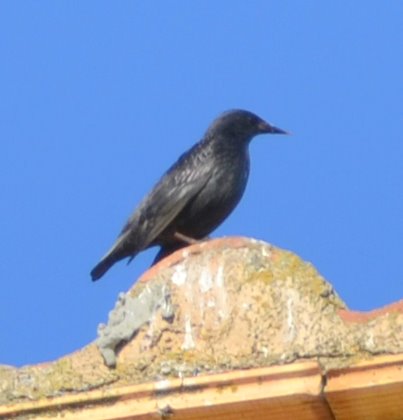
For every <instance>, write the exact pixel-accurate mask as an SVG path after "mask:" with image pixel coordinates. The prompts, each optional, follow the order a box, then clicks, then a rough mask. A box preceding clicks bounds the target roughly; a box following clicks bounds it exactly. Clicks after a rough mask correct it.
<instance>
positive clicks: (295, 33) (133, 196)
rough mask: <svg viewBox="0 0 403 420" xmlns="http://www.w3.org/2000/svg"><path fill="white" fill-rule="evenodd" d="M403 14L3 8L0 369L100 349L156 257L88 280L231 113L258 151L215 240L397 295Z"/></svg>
mask: <svg viewBox="0 0 403 420" xmlns="http://www.w3.org/2000/svg"><path fill="white" fill-rule="evenodd" d="M402 17H403V2H402V1H400V0H394V1H393V0H391V1H388V2H380V1H374V0H367V1H353V2H352V1H339V2H323V1H319V0H316V1H303V2H302V1H300V2H298V1H289V0H288V1H287V0H286V1H267V0H261V1H248V2H245V1H235V0H234V1H203V2H193V1H185V0H182V1H173V2H164V1H159V2H155V1H154V2H152V1H148V2H146V1H144V2H138V1H136V2H135V1H116V2H112V1H109V2H106V1H83V2H68V1H57V2H55V1H44V0H42V1H40V2H38V1H24V2H16V1H6V0H5V1H2V2H1V3H0V57H1V65H0V107H1V109H0V139H1V153H0V182H1V206H0V216H1V234H2V235H1V241H0V251H1V264H0V279H1V294H0V322H1V329H0V343H1V344H0V363H3V364H14V365H23V364H27V363H36V362H40V361H47V360H52V359H55V358H57V357H59V356H62V355H63V354H66V353H69V352H71V351H73V350H76V349H78V348H80V347H82V346H84V345H86V344H87V343H89V342H90V341H92V340H93V339H94V338H95V336H96V328H97V325H98V323H100V322H105V321H106V320H107V315H108V311H109V310H110V309H112V307H113V306H114V303H115V300H116V297H117V295H118V293H119V292H120V291H125V290H127V289H128V288H129V287H130V285H131V284H132V283H133V282H134V281H135V279H136V278H138V276H139V275H140V274H141V273H142V272H143V271H144V270H146V269H147V267H148V266H149V264H150V263H151V261H152V259H153V256H154V255H155V253H156V249H153V250H149V251H147V252H145V253H143V254H141V255H140V256H138V257H137V258H136V259H135V260H134V261H133V262H132V263H131V264H130V265H129V266H127V265H126V264H125V263H124V262H122V263H120V264H118V265H116V266H115V267H114V268H113V269H112V270H111V271H110V272H108V274H107V275H106V276H105V277H104V278H102V280H101V281H99V282H97V283H95V284H94V283H92V282H91V281H90V276H89V271H90V269H91V268H92V266H93V265H94V264H95V263H96V262H97V261H98V259H99V258H100V257H101V256H102V255H103V254H104V252H105V251H106V250H107V249H108V248H109V247H110V246H111V245H112V243H113V241H114V240H115V238H116V236H117V234H118V233H119V231H120V229H121V227H122V225H123V224H124V222H125V221H126V219H127V217H128V216H129V215H130V213H131V211H132V210H133V209H134V207H135V206H136V204H137V203H138V202H139V200H140V199H141V198H142V197H143V196H144V195H145V194H146V193H147V192H148V191H149V189H150V188H151V187H152V186H153V184H154V183H155V182H156V181H157V180H158V178H159V177H160V176H161V175H162V173H163V172H164V171H165V170H166V169H167V168H168V167H169V166H170V165H171V164H172V163H173V162H174V161H175V160H176V158H177V157H178V156H179V155H180V154H181V153H182V152H183V151H185V150H186V149H187V148H189V147H190V146H191V145H192V144H193V143H194V142H196V141H197V140H198V139H199V138H200V137H201V136H202V135H203V133H204V131H205V129H206V128H207V125H208V124H209V123H210V121H211V120H212V119H213V118H214V117H216V116H217V114H219V113H220V112H222V111H224V110H227V109H230V108H245V109H248V110H251V111H253V112H255V113H257V114H258V115H260V116H261V117H263V118H265V119H267V120H268V121H270V122H272V123H273V124H275V125H277V126H279V127H281V128H284V129H286V130H289V131H291V132H292V133H293V135H292V136H288V137H283V136H260V137H258V138H256V139H255V141H254V142H253V143H252V144H251V159H252V168H251V176H250V179H249V185H248V188H247V192H246V194H245V196H244V198H243V200H242V202H241V204H240V205H239V206H238V208H237V209H236V210H235V212H234V213H233V214H232V215H231V216H230V218H229V219H228V220H227V221H226V222H225V223H224V224H223V225H222V226H221V227H220V228H219V229H217V230H216V232H215V233H214V234H213V236H222V235H245V236H251V237H255V238H259V239H262V240H265V241H267V242H270V243H272V244H275V245H277V246H279V247H282V248H286V249H289V250H292V251H294V252H295V253H297V254H298V255H300V256H301V257H303V258H304V259H305V260H308V261H310V262H312V263H313V264H314V265H315V266H316V267H317V268H318V270H319V271H320V272H321V273H322V275H323V276H324V277H325V278H327V279H328V280H329V281H330V282H332V284H333V285H334V287H335V288H336V290H337V291H338V293H339V294H340V295H341V297H342V298H343V299H344V300H345V301H346V302H347V304H348V305H349V306H350V307H351V308H352V309H357V310H368V309H371V308H376V307H379V306H381V305H385V304H387V303H390V302H393V301H396V300H399V299H401V298H403V277H402V249H403V248H402V239H403V193H402V182H403V163H402V162H403V141H402V132H403V113H402V99H403V25H402Z"/></svg>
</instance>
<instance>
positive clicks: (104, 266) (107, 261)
mask: <svg viewBox="0 0 403 420" xmlns="http://www.w3.org/2000/svg"><path fill="white" fill-rule="evenodd" d="M116 261H117V259H116V257H115V256H113V255H107V256H106V257H105V258H103V259H102V260H101V261H100V262H99V263H98V264H97V265H96V266H95V267H94V268H93V269H92V270H91V278H92V281H96V280H99V279H100V278H101V277H102V276H103V275H104V274H105V273H106V272H107V271H108V270H109V269H110V268H111V267H112V265H113V264H115V262H116Z"/></svg>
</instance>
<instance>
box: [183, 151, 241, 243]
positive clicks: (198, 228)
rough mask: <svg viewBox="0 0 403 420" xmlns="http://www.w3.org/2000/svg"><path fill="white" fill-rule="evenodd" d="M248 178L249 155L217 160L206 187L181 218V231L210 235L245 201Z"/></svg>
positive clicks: (200, 235)
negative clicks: (243, 199) (239, 203)
mask: <svg viewBox="0 0 403 420" xmlns="http://www.w3.org/2000/svg"><path fill="white" fill-rule="evenodd" d="M248 176H249V156H248V154H247V153H245V154H243V155H242V156H239V155H238V156H231V155H230V154H229V155H221V156H218V157H216V159H215V162H214V165H213V166H212V170H211V174H210V176H209V179H208V181H207V183H206V185H205V186H204V188H203V189H202V190H201V191H200V192H199V194H198V195H197V196H196V197H195V198H194V199H193V200H192V201H191V202H190V203H189V205H188V206H187V207H186V208H185V209H184V210H183V212H182V214H181V215H180V217H178V220H179V221H180V225H178V230H180V231H182V232H183V233H185V234H186V233H188V234H189V235H190V236H192V237H195V238H202V237H205V236H207V235H209V234H210V232H212V231H213V230H214V229H215V228H216V227H217V226H218V225H220V224H221V223H222V222H223V221H224V220H225V219H226V218H227V216H228V215H229V214H230V213H231V212H232V210H233V209H234V208H235V207H236V205H237V204H238V202H239V200H240V199H241V198H242V195H243V193H244V191H245V187H246V183H247V180H248Z"/></svg>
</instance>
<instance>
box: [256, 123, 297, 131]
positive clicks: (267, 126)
mask: <svg viewBox="0 0 403 420" xmlns="http://www.w3.org/2000/svg"><path fill="white" fill-rule="evenodd" d="M259 128H260V131H261V132H262V133H270V134H290V133H288V132H287V131H284V130H282V129H281V128H277V127H274V125H270V124H269V123H267V122H265V121H262V122H261V123H260V124H259Z"/></svg>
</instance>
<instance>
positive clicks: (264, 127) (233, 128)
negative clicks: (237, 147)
mask: <svg viewBox="0 0 403 420" xmlns="http://www.w3.org/2000/svg"><path fill="white" fill-rule="evenodd" d="M258 134H288V133H287V132H286V131H284V130H281V129H280V128H277V127H274V126H273V125H271V124H269V123H268V122H266V121H264V120H263V119H262V118H260V117H258V116H257V115H255V114H253V113H252V112H249V111H244V110H241V109H235V110H231V111H227V112H224V113H223V114H221V115H220V116H219V117H218V118H217V119H216V120H214V121H213V123H212V124H211V125H210V127H209V128H208V130H207V137H209V138H217V137H222V138H231V139H232V140H238V141H240V142H242V143H249V141H250V140H252V138H253V137H254V136H257V135H258Z"/></svg>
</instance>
